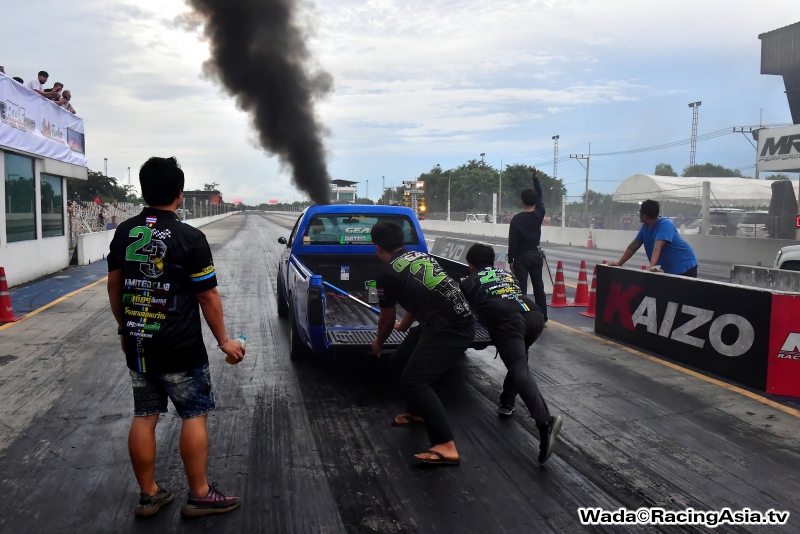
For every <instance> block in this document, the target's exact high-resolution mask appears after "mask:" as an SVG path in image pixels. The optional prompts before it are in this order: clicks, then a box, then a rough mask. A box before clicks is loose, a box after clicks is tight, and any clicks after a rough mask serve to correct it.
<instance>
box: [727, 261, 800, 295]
mask: <svg viewBox="0 0 800 534" xmlns="http://www.w3.org/2000/svg"><path fill="white" fill-rule="evenodd" d="M731 284H737V285H741V286H750V287H760V288H762V289H771V290H773V291H787V292H789V293H800V272H799V271H787V270H784V269H770V268H768V267H753V266H752V265H734V266H733V267H731Z"/></svg>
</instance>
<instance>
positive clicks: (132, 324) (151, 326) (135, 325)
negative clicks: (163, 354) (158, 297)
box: [125, 321, 161, 332]
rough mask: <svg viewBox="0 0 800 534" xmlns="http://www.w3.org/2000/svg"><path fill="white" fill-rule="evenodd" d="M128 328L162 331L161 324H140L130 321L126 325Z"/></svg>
mask: <svg viewBox="0 0 800 534" xmlns="http://www.w3.org/2000/svg"><path fill="white" fill-rule="evenodd" d="M125 326H127V327H128V328H139V329H141V330H152V331H154V332H158V331H159V330H161V323H140V322H136V321H128V322H127V323H125Z"/></svg>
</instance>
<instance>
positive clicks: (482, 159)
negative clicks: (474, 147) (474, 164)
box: [481, 152, 486, 167]
mask: <svg viewBox="0 0 800 534" xmlns="http://www.w3.org/2000/svg"><path fill="white" fill-rule="evenodd" d="M485 155H486V152H481V167H483V166H484V165H485V164H486V163H485V160H484V158H483V157H484V156H485Z"/></svg>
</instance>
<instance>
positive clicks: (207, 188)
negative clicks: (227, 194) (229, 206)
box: [203, 182, 219, 191]
mask: <svg viewBox="0 0 800 534" xmlns="http://www.w3.org/2000/svg"><path fill="white" fill-rule="evenodd" d="M218 187H219V184H218V183H217V182H211V183H210V184H203V191H216V190H217V188H218Z"/></svg>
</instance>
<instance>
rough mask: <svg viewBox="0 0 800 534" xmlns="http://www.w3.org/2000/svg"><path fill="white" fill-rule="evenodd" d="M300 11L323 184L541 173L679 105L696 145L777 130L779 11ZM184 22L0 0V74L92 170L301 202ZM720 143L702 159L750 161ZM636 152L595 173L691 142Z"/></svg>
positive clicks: (500, 2)
mask: <svg viewBox="0 0 800 534" xmlns="http://www.w3.org/2000/svg"><path fill="white" fill-rule="evenodd" d="M303 5H304V11H303V12H302V13H301V18H302V19H303V22H304V23H305V24H307V25H308V26H309V27H312V28H313V30H314V34H313V37H312V39H311V46H312V49H313V50H314V51H315V53H316V56H315V59H316V63H317V64H318V65H319V66H321V67H322V68H324V69H326V70H328V71H329V72H330V73H331V74H332V75H333V77H334V85H335V92H334V93H333V94H332V95H331V96H330V98H328V99H327V100H325V101H323V102H321V103H320V105H319V108H318V112H319V115H320V117H321V118H322V120H323V122H324V124H325V125H326V126H327V127H328V129H329V130H330V132H331V135H330V137H328V138H326V143H327V145H328V148H329V155H330V163H331V173H332V175H333V176H334V177H341V178H352V179H354V180H362V181H363V180H366V179H367V178H370V177H376V176H381V175H386V176H387V180H389V179H390V178H389V175H391V176H392V179H394V180H395V181H399V180H400V179H403V178H407V177H409V176H412V175H414V174H416V173H419V172H422V171H424V170H427V169H429V168H431V167H432V166H433V165H434V164H435V163H437V162H439V163H442V165H443V166H445V165H456V164H458V163H461V162H463V161H465V160H466V159H468V158H469V157H476V155H477V153H479V152H486V153H487V157H489V156H491V158H492V159H491V161H492V162H495V164H496V163H499V159H500V158H503V159H504V160H505V161H506V162H508V161H509V160H516V161H529V162H530V161H534V160H536V159H538V160H542V159H547V158H549V155H548V154H549V153H551V151H552V145H551V144H550V143H551V141H550V136H551V135H552V134H554V133H559V134H560V135H561V136H562V139H561V141H562V146H563V150H565V151H567V150H573V149H574V150H581V151H584V150H585V147H586V144H587V143H588V142H589V141H592V142H593V147H594V146H595V145H597V146H598V147H603V148H602V149H603V150H604V151H606V150H614V149H625V148H635V147H636V146H645V145H649V144H656V143H659V142H664V141H672V140H675V139H679V138H682V137H687V136H688V131H686V130H687V126H686V123H687V122H688V118H687V117H686V116H685V115H686V110H685V109H684V108H685V103H684V101H685V100H687V99H692V100H694V99H701V100H703V101H704V105H703V108H702V110H701V128H700V129H701V132H703V131H709V130H710V129H718V128H721V127H725V126H728V125H731V124H732V123H733V122H736V123H739V122H742V123H743V124H744V123H746V122H747V121H750V122H752V121H753V120H757V118H758V110H759V109H760V108H765V109H766V112H765V113H766V115H767V119H766V120H767V121H770V120H772V121H775V122H779V121H785V120H786V119H785V117H786V115H787V112H786V105H785V96H784V95H783V94H782V91H783V89H782V88H780V89H779V87H780V86H781V84H780V79H779V78H772V79H770V78H767V77H763V76H760V75H759V74H758V56H759V49H760V48H759V47H760V43H759V41H758V39H757V35H758V33H761V32H764V31H769V30H771V29H774V28H777V27H780V26H784V25H786V24H787V23H791V22H794V21H793V20H786V18H785V16H786V13H788V12H791V8H792V7H794V3H793V2H791V1H789V0H775V1H773V2H771V3H770V9H765V10H760V9H756V8H754V7H753V5H752V4H751V3H745V2H744V1H742V0H737V1H733V2H731V1H726V2H722V1H719V0H706V1H704V2H696V1H692V2H690V1H688V0H673V1H672V2H660V1H654V0H647V1H645V0H608V1H605V2H590V1H584V0H560V1H555V0H541V1H539V0H495V1H489V0H450V1H445V0H426V1H422V0H402V1H401V0H368V1H358V2H356V1H353V0H335V1H334V0H320V1H318V2H317V4H316V5H315V6H314V5H312V4H308V3H304V4H303ZM186 11H187V8H186V5H185V4H184V3H183V2H182V1H181V0H162V1H155V0H143V1H137V2H134V1H133V0H116V1H99V0H85V1H83V2H80V3H78V4H73V5H70V7H69V9H64V8H63V5H62V3H59V2H56V1H55V0H42V1H39V2H35V3H31V2H28V3H23V2H15V3H12V4H10V5H7V6H6V5H4V19H5V20H6V21H9V20H13V21H15V23H14V31H8V27H7V31H5V32H3V33H2V34H0V50H2V51H3V52H4V53H5V55H4V57H2V58H0V64H3V65H5V67H6V72H7V73H9V74H11V75H20V76H22V77H23V78H25V79H29V78H30V77H32V76H33V75H34V74H35V73H36V71H38V70H39V69H42V68H44V69H46V70H48V71H50V72H51V74H52V78H51V80H53V81H54V80H56V79H58V80H60V81H64V82H65V83H66V84H67V87H68V88H70V89H72V90H73V103H74V105H75V106H76V108H77V109H78V112H79V114H80V115H81V116H83V117H84V119H85V120H86V131H87V149H88V155H89V160H90V165H91V167H93V168H95V169H98V168H101V166H102V158H104V157H107V158H109V167H110V168H109V170H110V172H111V173H112V174H115V175H117V176H120V177H121V176H124V174H125V169H126V167H127V166H130V167H131V168H132V174H133V176H134V177H135V175H136V169H137V168H138V166H139V165H141V163H142V162H143V161H144V160H145V159H146V158H147V157H149V156H150V155H173V154H174V155H176V156H177V157H178V158H179V159H180V160H181V162H182V164H183V166H184V169H185V170H186V173H187V176H188V179H189V185H190V186H196V187H199V186H202V184H203V183H204V182H211V181H216V182H219V183H221V184H222V190H223V194H224V195H225V196H226V198H233V197H234V196H237V197H242V198H244V199H245V200H246V201H247V202H261V201H265V200H266V199H268V198H291V197H294V196H297V193H296V192H295V191H294V189H293V187H292V186H291V185H290V184H289V179H288V173H286V172H285V171H282V170H281V169H280V166H279V164H278V162H277V160H276V158H274V157H270V156H267V155H265V154H264V153H263V152H262V151H261V150H259V149H256V148H254V147H253V143H252V139H253V134H252V130H251V128H250V124H249V118H248V117H247V116H246V115H245V114H244V113H242V112H240V111H238V110H237V109H236V107H235V105H234V103H233V102H232V101H231V99H230V98H229V97H228V96H227V95H226V94H225V93H224V92H223V91H221V90H220V89H219V88H218V87H217V86H216V85H214V84H213V83H212V82H211V81H208V80H206V79H203V78H202V76H201V75H200V73H201V65H202V62H203V61H204V60H205V59H206V57H207V55H208V50H207V44H206V43H204V42H201V41H200V40H198V38H197V35H196V34H193V33H188V32H185V31H183V30H181V29H179V28H176V27H175V25H174V20H175V17H176V16H178V15H180V14H182V13H184V12H186ZM754 117H755V119H754ZM706 128H708V129H706ZM725 143H727V144H725ZM725 143H723V142H720V143H714V144H710V145H706V146H704V147H701V148H702V149H703V151H704V152H703V154H704V156H705V157H708V158H709V159H714V160H715V161H716V162H719V163H723V164H726V163H727V164H730V165H733V164H738V163H741V162H742V161H746V160H747V159H748V158H749V157H750V156H749V154H748V153H747V152H746V150H745V149H746V147H744V148H743V147H740V146H739V145H738V144H732V143H730V142H728V141H725ZM646 157H647V158H650V159H640V158H639V159H637V158H629V159H619V158H618V159H615V160H613V161H612V160H611V159H610V158H609V159H607V160H598V163H597V165H595V163H594V162H593V163H592V168H593V172H594V173H598V180H600V179H606V178H617V177H619V178H624V177H625V176H627V175H628V174H632V173H633V172H639V171H640V170H642V169H641V168H642V167H646V166H651V165H652V164H653V161H656V162H657V161H659V158H664V160H665V161H667V160H668V161H671V162H673V165H674V166H675V167H676V168H681V167H682V166H683V165H684V164H685V163H684V162H683V159H682V158H684V156H683V149H680V151H673V152H664V153H654V154H652V155H648V156H646ZM515 158H516V159H515ZM642 158H645V157H644V156H643V157H642ZM669 158H673V159H671V160H670V159H669ZM684 159H685V158H684ZM728 160H730V161H728ZM644 170H650V169H644ZM563 172H564V173H566V174H565V177H566V176H567V175H568V174H569V173H570V172H572V171H571V170H569V168H568V167H565V170H564V171H563ZM576 173H577V171H576ZM559 174H560V175H561V174H562V171H561V169H560V170H559ZM372 179H374V178H372ZM598 187H601V186H598ZM372 191H373V193H375V192H376V191H377V188H375V187H373V190H372Z"/></svg>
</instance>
